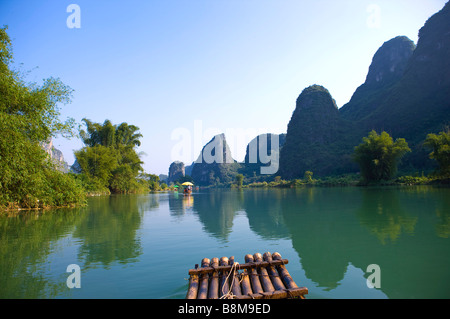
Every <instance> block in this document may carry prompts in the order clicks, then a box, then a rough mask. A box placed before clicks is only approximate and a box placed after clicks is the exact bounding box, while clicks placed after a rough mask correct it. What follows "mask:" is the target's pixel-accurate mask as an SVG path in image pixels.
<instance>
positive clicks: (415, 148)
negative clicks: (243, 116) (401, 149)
mask: <svg viewBox="0 0 450 319" xmlns="http://www.w3.org/2000/svg"><path fill="white" fill-rule="evenodd" d="M449 125H450V2H448V3H447V4H446V5H445V6H444V8H443V9H442V10H441V11H439V12H438V13H436V14H434V15H433V16H432V17H430V18H429V19H428V20H427V22H426V23H425V25H424V26H423V27H422V28H421V29H420V31H419V40H418V43H417V46H416V45H414V43H413V41H411V40H410V39H408V38H407V37H405V36H398V37H395V38H393V39H391V40H389V41H387V42H385V43H384V44H383V45H382V46H381V47H380V48H379V49H378V51H377V52H376V53H375V55H374V57H373V59H372V63H371V65H370V67H369V71H368V74H367V77H366V80H365V82H364V83H363V84H362V85H361V86H359V87H358V88H357V89H356V91H355V92H354V94H353V96H352V98H351V99H350V101H349V102H348V103H347V104H345V105H344V106H343V107H341V108H340V109H338V108H337V106H336V103H335V101H334V99H333V98H332V96H331V94H330V93H329V92H328V90H327V89H326V88H324V87H323V86H320V85H312V86H310V87H308V88H305V89H304V90H303V91H302V92H301V94H300V95H299V97H298V98H297V101H296V107H295V110H294V112H293V114H292V117H291V119H290V121H289V124H288V127H287V133H286V134H281V135H279V136H277V137H278V138H279V145H278V148H274V147H272V145H271V143H270V142H268V143H267V145H265V147H266V150H267V153H266V154H268V155H270V154H275V153H278V154H279V170H278V171H277V172H276V173H275V174H273V175H275V176H277V175H279V176H281V177H283V178H286V179H293V178H303V176H304V172H305V171H307V170H309V171H312V172H314V176H319V177H320V176H327V175H339V174H345V173H353V172H357V171H358V167H357V165H356V163H355V162H354V161H353V160H352V154H353V150H354V147H355V146H356V145H358V144H360V143H361V140H362V137H364V136H367V135H368V133H369V132H370V131H371V130H376V131H378V132H381V131H386V132H388V133H389V134H390V135H391V136H392V137H393V138H394V139H395V138H400V137H402V138H405V139H406V141H407V142H408V144H409V146H410V148H411V149H412V152H411V153H409V154H408V155H407V156H405V158H404V160H403V161H402V163H401V167H400V170H403V171H411V172H413V171H424V170H430V169H433V167H434V165H435V164H434V162H433V161H432V160H430V159H429V158H428V153H429V152H430V151H429V150H427V149H425V148H424V147H423V145H422V144H423V141H424V140H425V138H426V136H427V134H428V133H438V132H440V131H442V130H444V129H445V127H446V126H449ZM271 136H272V135H270V134H269V135H260V136H258V137H255V139H254V140H253V141H251V142H250V143H249V145H248V146H247V154H246V158H245V160H244V162H243V163H238V162H236V161H235V160H233V159H232V157H231V153H230V150H229V147H228V145H227V143H226V139H225V135H224V134H221V135H217V136H215V137H214V138H213V139H212V140H211V141H210V142H208V143H207V144H206V145H205V147H204V148H203V150H202V153H201V154H200V156H199V158H198V159H197V161H196V162H194V163H193V164H192V165H190V166H187V167H186V172H190V173H191V174H190V175H191V176H192V178H193V179H194V182H196V183H197V184H198V185H208V184H214V183H228V182H232V181H233V180H234V176H235V175H236V174H238V173H241V174H244V175H245V176H246V177H247V178H252V177H256V176H258V175H260V174H261V167H267V166H268V165H270V163H267V161H262V160H261V159H260V158H257V159H255V158H254V156H253V157H252V155H251V154H250V155H249V148H250V149H252V147H254V146H255V145H257V146H258V147H259V143H260V140H261V138H264V141H265V140H267V141H270V140H271V139H270V137H271ZM267 137H269V138H267ZM217 143H219V144H220V145H221V148H215V149H216V151H217V150H218V151H222V152H221V154H220V155H221V157H222V158H223V159H225V160H224V161H223V162H222V163H215V162H213V163H210V162H208V161H204V160H203V161H202V160H201V159H202V157H203V155H204V151H205V150H208V149H213V148H214V147H211V146H212V145H215V144H217ZM252 143H253V144H252ZM255 143H256V144H255ZM252 145H253V146H252ZM219 153H220V152H219ZM210 156H211V154H210ZM212 156H218V154H212ZM272 164H273V163H272ZM169 175H170V172H169Z"/></svg>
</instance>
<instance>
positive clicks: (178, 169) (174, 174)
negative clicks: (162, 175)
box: [167, 161, 184, 183]
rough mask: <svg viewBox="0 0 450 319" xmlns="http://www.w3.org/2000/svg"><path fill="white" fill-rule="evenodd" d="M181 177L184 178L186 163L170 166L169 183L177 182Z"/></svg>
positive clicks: (175, 163)
mask: <svg viewBox="0 0 450 319" xmlns="http://www.w3.org/2000/svg"><path fill="white" fill-rule="evenodd" d="M180 177H184V163H182V162H178V161H175V162H173V163H172V164H170V167H169V177H168V179H167V181H168V182H169V183H170V182H175V181H176V180H177V179H179V178H180Z"/></svg>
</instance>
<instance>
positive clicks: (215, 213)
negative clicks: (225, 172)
mask: <svg viewBox="0 0 450 319" xmlns="http://www.w3.org/2000/svg"><path fill="white" fill-rule="evenodd" d="M192 196H193V197H194V198H195V201H194V205H193V210H194V212H195V213H196V214H197V215H198V217H199V220H200V222H201V223H202V224H203V229H204V231H205V232H206V233H208V234H211V235H212V236H213V237H215V238H218V239H221V240H222V241H226V240H227V239H228V236H229V234H230V233H231V229H232V228H233V219H234V217H235V216H236V214H237V212H239V211H240V210H242V204H243V203H242V197H241V196H236V193H235V192H230V191H220V190H212V191H210V192H202V193H200V194H194V195H192Z"/></svg>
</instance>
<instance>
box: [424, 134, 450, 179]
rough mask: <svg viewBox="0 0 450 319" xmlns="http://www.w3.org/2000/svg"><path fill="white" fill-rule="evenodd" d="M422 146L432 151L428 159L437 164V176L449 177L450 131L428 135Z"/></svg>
mask: <svg viewBox="0 0 450 319" xmlns="http://www.w3.org/2000/svg"><path fill="white" fill-rule="evenodd" d="M424 145H425V146H427V147H429V148H430V149H432V152H431V153H430V158H432V159H435V160H436V161H437V162H438V164H439V175H440V176H442V177H450V129H447V131H446V132H445V131H443V132H440V133H439V135H436V134H428V135H427V138H426V140H425V143H424Z"/></svg>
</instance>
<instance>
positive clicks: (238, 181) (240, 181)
mask: <svg viewBox="0 0 450 319" xmlns="http://www.w3.org/2000/svg"><path fill="white" fill-rule="evenodd" d="M243 183H244V175H242V174H236V184H237V186H238V187H242V185H243Z"/></svg>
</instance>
